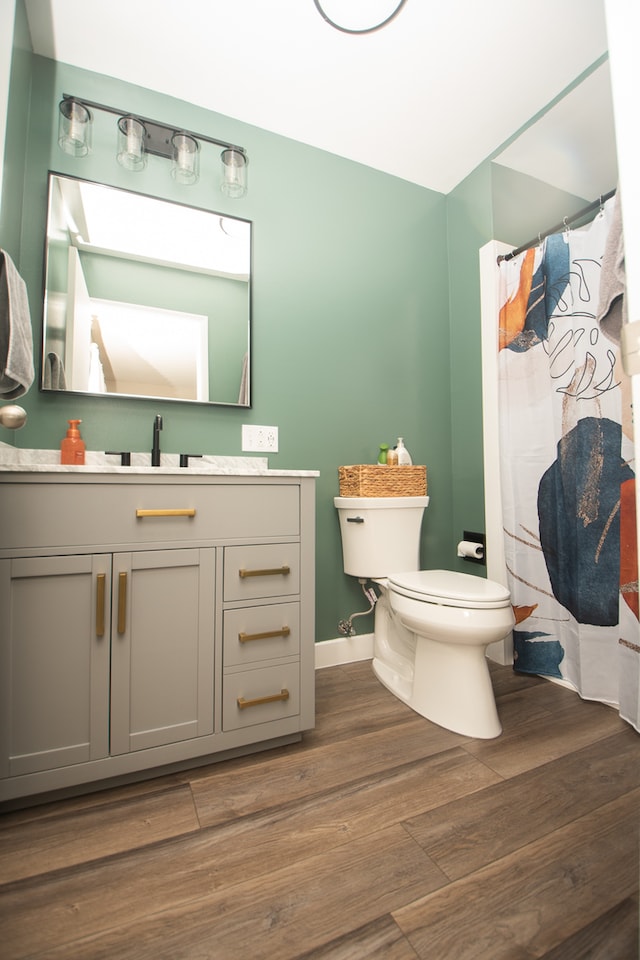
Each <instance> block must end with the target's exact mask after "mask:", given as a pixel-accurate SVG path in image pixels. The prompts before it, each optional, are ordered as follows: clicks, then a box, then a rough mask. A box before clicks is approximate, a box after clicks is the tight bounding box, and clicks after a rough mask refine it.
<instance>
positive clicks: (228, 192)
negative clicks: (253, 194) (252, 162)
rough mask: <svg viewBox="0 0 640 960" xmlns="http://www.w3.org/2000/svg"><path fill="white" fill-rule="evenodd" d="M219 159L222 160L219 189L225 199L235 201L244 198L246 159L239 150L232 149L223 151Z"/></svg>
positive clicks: (245, 189)
mask: <svg viewBox="0 0 640 960" xmlns="http://www.w3.org/2000/svg"><path fill="white" fill-rule="evenodd" d="M220 159H221V160H222V183H221V184H220V189H221V190H222V192H223V193H224V194H225V196H227V197H232V198H233V199H237V198H238V197H244V195H245V193H246V192H247V158H246V156H245V155H244V153H242V151H241V150H234V149H233V147H230V148H228V149H227V150H223V151H222V153H221V155H220Z"/></svg>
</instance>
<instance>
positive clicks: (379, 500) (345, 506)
mask: <svg viewBox="0 0 640 960" xmlns="http://www.w3.org/2000/svg"><path fill="white" fill-rule="evenodd" d="M380 469H381V470H382V469H383V468H382V467H381V468H380ZM333 505H334V506H335V507H337V508H338V510H384V509H386V510H390V509H392V508H393V509H394V510H398V509H402V508H403V507H404V508H405V509H409V508H413V509H414V510H415V508H416V507H427V506H428V505H429V497H334V498H333Z"/></svg>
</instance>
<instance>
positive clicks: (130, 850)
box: [0, 662, 640, 960]
mask: <svg viewBox="0 0 640 960" xmlns="http://www.w3.org/2000/svg"><path fill="white" fill-rule="evenodd" d="M492 675H493V682H494V688H495V690H496V696H497V701H498V710H499V713H500V717H501V720H502V724H503V728H504V730H503V734H502V736H501V737H499V738H498V739H496V740H491V741H486V740H473V739H470V738H468V737H461V736H457V735H456V734H452V733H449V732H448V731H446V730H442V729H441V728H439V727H437V726H435V725H434V724H432V723H429V722H428V721H427V720H424V719H422V718H421V717H418V716H417V715H416V714H415V713H413V712H412V711H411V710H409V709H408V708H407V707H405V706H404V705H403V704H401V703H400V702H399V701H398V700H396V699H395V698H394V697H393V696H391V694H390V693H388V692H387V691H386V690H385V689H384V688H383V687H382V686H381V685H380V684H379V683H378V682H377V680H375V678H374V677H373V675H372V672H371V665H370V663H368V662H365V663H356V664H347V665H345V666H341V667H331V668H328V669H326V670H321V671H318V672H317V674H316V677H317V681H316V685H317V700H318V710H317V726H316V729H315V730H314V731H312V732H311V733H309V734H306V735H305V737H304V739H303V741H302V743H300V744H294V745H292V746H289V747H284V748H280V749H277V750H273V751H269V752H266V753H262V754H257V755H255V756H252V757H245V758H241V759H237V760H232V761H227V762H224V763H219V764H212V765H210V766H206V767H200V768H197V769H194V770H191V771H187V772H182V773H179V774H171V775H167V776H165V777H161V778H158V779H155V780H152V781H147V782H145V783H140V784H134V785H130V786H125V787H116V788H113V789H110V790H103V791H101V792H98V793H94V794H91V795H88V796H85V797H79V798H74V799H64V800H57V801H56V802H49V803H47V804H43V805H40V806H35V807H31V808H28V809H25V810H20V811H12V812H5V813H4V814H3V815H2V816H0V956H2V958H3V960H17V958H27V957H28V958H31V960H36V958H37V960H45V958H46V960H75V958H77V960H101V958H105V960H106V958H109V960H121V958H122V960H125V958H126V960H165V958H166V960H205V958H206V960H236V958H237V960H240V958H242V960H247V958H248V960H261V958H264V960H359V958H368V960H416V958H419V960H467V958H468V960H471V958H473V960H529V958H534V957H537V958H543V960H584V958H589V960H635V958H636V957H637V956H638V810H639V801H640V762H639V761H640V738H639V737H638V734H637V733H635V732H634V731H633V730H632V729H631V728H630V727H629V726H628V725H627V724H625V723H624V722H623V721H621V720H620V718H619V717H618V715H617V713H616V712H615V711H614V710H611V709H609V708H607V707H605V706H603V705H601V704H596V703H586V702H584V701H582V700H580V698H579V697H578V696H577V695H576V694H574V693H572V692H571V691H569V690H566V689H564V688H562V687H560V686H557V685H555V684H551V683H549V682H547V681H544V680H540V679H538V678H532V677H521V676H517V675H515V674H514V673H513V671H512V670H511V669H510V668H507V667H497V666H492Z"/></svg>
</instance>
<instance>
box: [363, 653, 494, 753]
mask: <svg viewBox="0 0 640 960" xmlns="http://www.w3.org/2000/svg"><path fill="white" fill-rule="evenodd" d="M372 666H373V672H374V673H375V675H376V677H377V678H378V680H379V681H380V682H381V683H382V684H383V686H385V687H386V688H387V690H389V691H390V692H391V693H393V695H394V696H396V697H397V698H398V699H399V700H401V701H402V702H403V703H406V704H407V706H408V707H411V709H412V710H415V712H416V713H419V714H420V716H422V717H425V719H427V720H430V721H431V722H432V723H437V724H438V726H440V727H444V728H445V730H451V732H452V733H459V734H462V735H463V736H467V737H477V738H478V739H481V740H492V739H494V738H495V737H499V736H500V734H501V733H502V725H501V723H500V720H499V718H498V710H497V707H496V701H495V697H494V694H493V686H492V684H491V676H490V674H489V667H488V664H487V659H486V656H485V648H484V647H483V646H479V647H477V646H475V647H474V646H469V647H468V646H445V645H444V644H442V643H438V642H437V641H435V640H429V639H427V638H426V637H417V644H416V654H415V665H414V669H413V671H411V676H408V675H407V671H399V670H394V669H393V667H392V666H391V665H390V664H388V663H385V661H384V660H382V659H380V658H376V657H374V659H373V664H372Z"/></svg>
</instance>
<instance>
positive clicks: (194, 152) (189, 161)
mask: <svg viewBox="0 0 640 960" xmlns="http://www.w3.org/2000/svg"><path fill="white" fill-rule="evenodd" d="M171 146H172V148H173V154H172V157H171V176H172V177H173V179H174V180H176V181H177V182H178V183H195V182H196V180H197V179H198V174H199V168H200V155H199V151H200V144H199V143H198V141H197V140H195V139H194V138H193V137H190V136H189V134H188V133H174V135H173V136H172V137H171Z"/></svg>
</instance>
